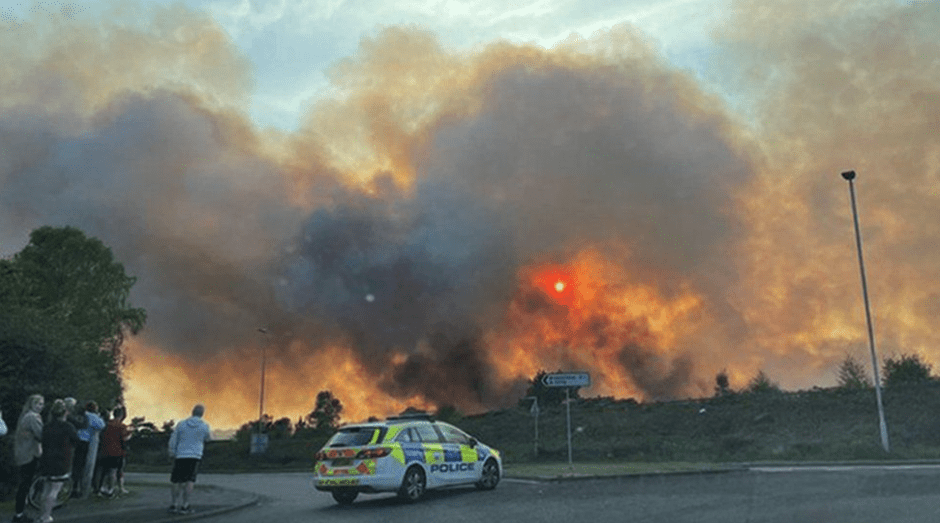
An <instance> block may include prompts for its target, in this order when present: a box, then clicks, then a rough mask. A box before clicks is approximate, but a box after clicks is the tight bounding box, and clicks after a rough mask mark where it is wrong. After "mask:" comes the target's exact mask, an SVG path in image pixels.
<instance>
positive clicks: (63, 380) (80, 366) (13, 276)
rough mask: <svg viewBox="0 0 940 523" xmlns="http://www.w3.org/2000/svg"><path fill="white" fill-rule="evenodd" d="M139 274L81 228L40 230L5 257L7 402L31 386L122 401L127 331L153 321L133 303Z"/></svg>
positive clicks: (1, 362) (1, 307)
mask: <svg viewBox="0 0 940 523" xmlns="http://www.w3.org/2000/svg"><path fill="white" fill-rule="evenodd" d="M135 281H136V278H134V277H131V276H128V275H127V274H126V273H125V272H124V266H123V265H121V264H120V263H118V262H116V261H115V260H114V256H113V254H112V253H111V250H110V249H109V248H108V247H106V246H105V245H104V244H103V243H102V242H101V241H100V240H98V239H95V238H89V237H86V236H85V234H84V233H83V232H82V231H80V230H79V229H76V228H74V227H61V228H55V227H41V228H39V229H36V230H35V231H33V232H32V233H31V234H30V241H29V243H28V244H27V245H26V247H24V248H23V250H22V251H20V252H18V253H16V254H15V255H14V256H13V258H12V259H10V260H0V349H2V350H0V378H2V379H0V383H3V384H5V385H8V387H6V388H3V389H0V397H3V398H4V405H3V407H4V409H6V408H9V407H10V405H8V404H7V403H6V401H13V403H21V401H22V400H23V399H24V398H25V396H26V395H27V394H29V393H30V392H31V391H37V392H42V393H44V394H46V395H60V396H66V395H67V396H75V397H78V398H80V399H83V400H84V399H95V400H96V401H98V403H99V404H102V405H103V404H110V403H112V402H114V401H116V400H120V399H121V396H122V390H123V386H122V385H123V384H122V382H121V371H122V370H123V365H124V354H123V352H122V344H123V341H124V336H125V334H126V333H131V334H136V333H137V332H138V331H139V330H140V329H141V328H142V327H143V325H144V322H145V321H146V313H145V311H144V310H143V309H140V308H135V307H132V306H131V305H130V304H129V303H128V296H129V294H130V290H131V288H132V287H133V285H134V283H135ZM10 395H12V396H16V397H15V398H11V397H10Z"/></svg>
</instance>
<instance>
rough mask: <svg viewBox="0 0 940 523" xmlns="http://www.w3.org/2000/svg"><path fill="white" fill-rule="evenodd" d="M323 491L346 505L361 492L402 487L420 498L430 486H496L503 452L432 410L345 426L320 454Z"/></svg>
mask: <svg viewBox="0 0 940 523" xmlns="http://www.w3.org/2000/svg"><path fill="white" fill-rule="evenodd" d="M315 467H316V477H315V479H314V486H315V487H316V489H317V490H321V491H326V492H330V493H331V494H333V499H335V500H336V502H337V503H339V504H341V505H348V504H350V503H352V502H353V501H354V500H355V499H356V497H357V496H358V495H359V493H360V492H365V493H376V492H397V493H398V495H399V497H401V498H402V499H404V500H406V501H410V502H414V501H417V500H419V499H421V497H422V496H423V495H424V493H425V491H426V490H428V489H433V488H437V487H444V486H450V485H476V486H477V488H479V489H482V490H489V489H493V488H496V485H497V484H498V483H499V480H500V479H501V478H502V473H503V472H502V471H503V462H502V459H501V458H500V455H499V451H497V450H496V449H493V448H491V447H488V446H486V445H484V444H482V443H480V442H479V441H477V440H476V439H475V438H473V437H470V436H468V435H467V434H466V433H465V432H463V431H462V430H460V429H458V428H457V427H455V426H453V425H450V424H448V423H444V422H442V421H434V420H433V419H431V418H430V417H429V416H427V415H423V416H399V417H392V418H388V419H387V420H385V421H378V422H370V423H358V424H354V425H345V426H343V427H340V429H339V431H338V432H337V433H336V434H334V435H333V437H332V438H330V440H329V441H327V443H326V445H325V446H324V447H323V448H322V449H321V450H320V451H319V452H317V454H316V465H315Z"/></svg>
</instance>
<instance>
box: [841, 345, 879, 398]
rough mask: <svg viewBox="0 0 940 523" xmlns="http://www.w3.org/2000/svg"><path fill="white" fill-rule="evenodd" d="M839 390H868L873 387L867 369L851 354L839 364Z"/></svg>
mask: <svg viewBox="0 0 940 523" xmlns="http://www.w3.org/2000/svg"><path fill="white" fill-rule="evenodd" d="M837 387H838V388H840V389H846V390H858V389H868V388H871V387H872V383H871V378H869V377H868V373H867V372H866V371H865V367H864V366H863V365H862V364H861V362H859V361H858V360H857V359H855V358H854V357H853V356H852V355H851V354H846V355H845V359H844V360H842V363H841V364H839V376H838V385H837Z"/></svg>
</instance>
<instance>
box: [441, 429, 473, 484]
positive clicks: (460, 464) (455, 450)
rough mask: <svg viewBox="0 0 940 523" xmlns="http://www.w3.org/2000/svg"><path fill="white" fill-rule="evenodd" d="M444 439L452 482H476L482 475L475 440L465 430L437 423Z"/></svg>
mask: <svg viewBox="0 0 940 523" xmlns="http://www.w3.org/2000/svg"><path fill="white" fill-rule="evenodd" d="M435 426H436V427H437V428H438V430H439V431H440V432H441V438H442V439H443V440H444V443H443V445H444V459H445V461H446V462H447V464H448V465H447V466H448V470H449V472H450V474H449V479H450V480H451V481H450V482H451V483H474V482H476V481H477V480H478V479H479V477H480V467H481V466H482V464H481V463H479V454H478V453H477V449H476V446H475V445H474V444H473V442H474V440H473V438H471V437H470V436H468V435H467V434H466V433H465V432H464V431H462V430H460V429H458V428H457V427H454V426H453V425H449V424H447V423H436V424H435Z"/></svg>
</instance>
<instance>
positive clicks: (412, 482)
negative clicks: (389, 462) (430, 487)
mask: <svg viewBox="0 0 940 523" xmlns="http://www.w3.org/2000/svg"><path fill="white" fill-rule="evenodd" d="M426 490H427V480H426V479H425V477H424V470H422V469H421V467H419V466H417V465H415V466H413V467H411V468H410V469H408V470H407V471H405V477H404V478H402V480H401V488H399V489H398V497H400V498H402V499H404V500H405V501H407V502H409V503H414V502H415V501H418V500H419V499H421V497H422V496H424V492H425V491H426Z"/></svg>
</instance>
